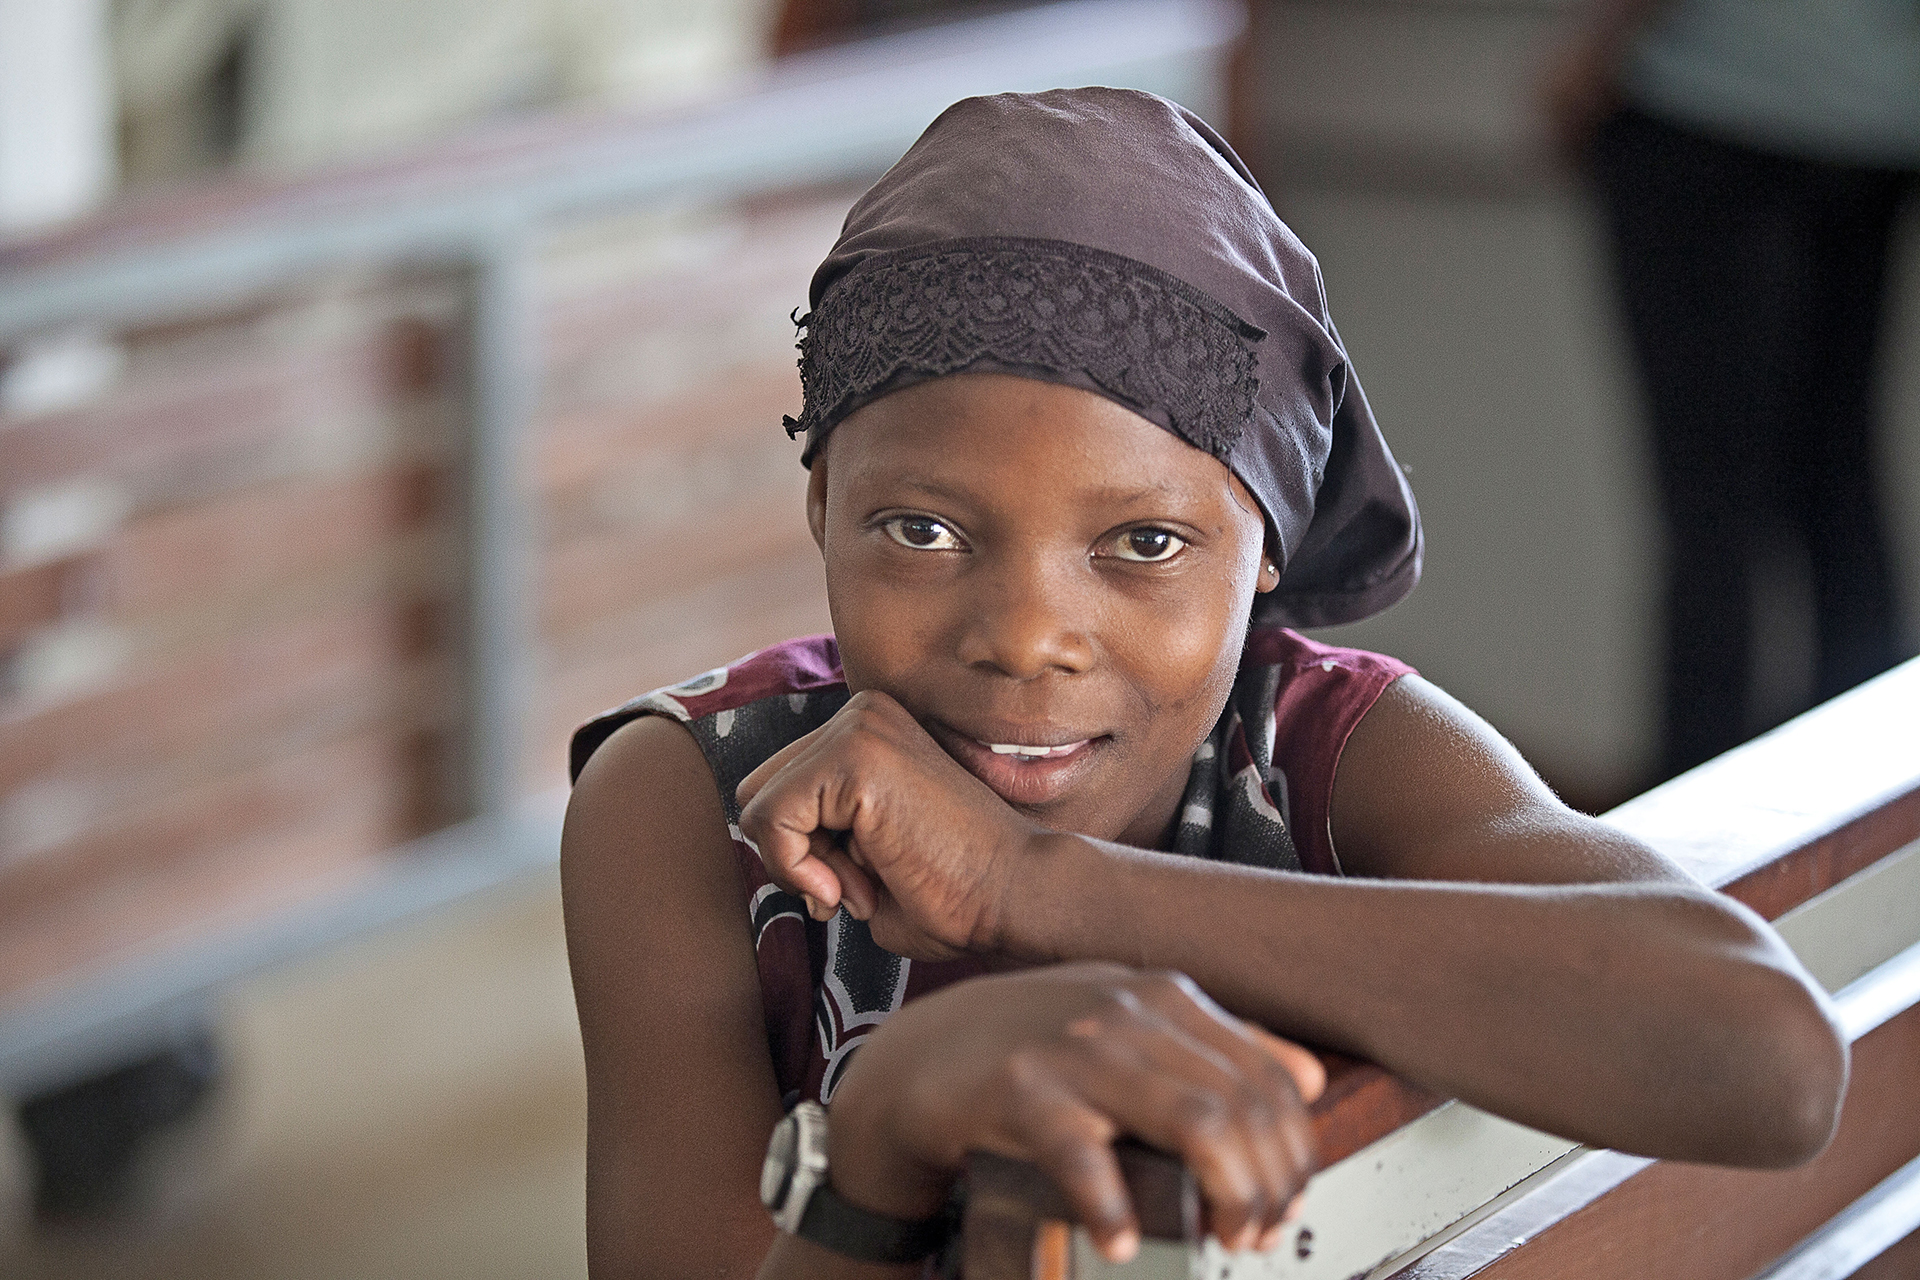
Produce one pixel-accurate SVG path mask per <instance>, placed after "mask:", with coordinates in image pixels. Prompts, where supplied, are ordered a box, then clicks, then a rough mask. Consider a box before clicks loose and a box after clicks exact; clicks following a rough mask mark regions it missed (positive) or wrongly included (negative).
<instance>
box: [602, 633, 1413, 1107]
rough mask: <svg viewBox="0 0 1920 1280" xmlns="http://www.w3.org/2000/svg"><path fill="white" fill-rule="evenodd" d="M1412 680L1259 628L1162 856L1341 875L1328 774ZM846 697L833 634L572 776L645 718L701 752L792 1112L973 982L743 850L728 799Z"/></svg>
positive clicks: (1387, 663)
mask: <svg viewBox="0 0 1920 1280" xmlns="http://www.w3.org/2000/svg"><path fill="white" fill-rule="evenodd" d="M1411 671H1412V668H1411V667H1409V666H1407V665H1406V664H1405V663H1402V662H1399V661H1396V660H1395V659H1393V658H1389V657H1385V656H1383V655H1381V654H1377V653H1368V652H1366V651H1364V650H1360V649H1340V648H1334V647H1332V646H1330V645H1323V644H1317V643H1315V642H1314V641H1312V640H1308V639H1307V638H1305V637H1304V636H1300V635H1297V634H1295V633H1294V632H1292V631H1287V630H1283V629H1279V628H1271V629H1260V630H1256V631H1254V632H1253V633H1252V635H1251V636H1249V638H1248V641H1247V648H1246V653H1245V655H1244V656H1243V657H1242V659H1241V666H1240V672H1239V675H1238V678H1237V679H1236V681H1235V684H1234V690H1233V693H1232V695H1231V696H1230V697H1229V698H1228V701H1227V707H1226V709H1225V711H1223V712H1222V713H1221V716H1220V722H1219V724H1218V725H1217V726H1216V727H1215V729H1214V731H1213V733H1212V734H1211V735H1209V737H1208V738H1207V740H1206V741H1205V742H1203V743H1201V744H1200V748H1199V750H1198V751H1196V752H1195V753H1194V761H1193V770H1192V773H1191V775H1190V777H1189V779H1188V783H1187V790H1186V794H1185V796H1184V797H1183V799H1182V801H1181V810H1180V819H1179V822H1178V824H1177V825H1176V828H1175V834H1174V841H1173V847H1172V850H1171V851H1172V852H1174V853H1178V854H1185V855H1188V856H1192V857H1202V858H1212V859H1214V860H1216V861H1222V862H1234V863H1240V864H1243V865H1248V866H1259V867H1267V868H1270V869H1273V870H1278V871H1298V872H1307V873H1311V874H1317V875H1338V874H1340V864H1339V861H1338V859H1337V858H1336V856H1335V854H1334V849H1333V838H1332V834H1331V832H1330V829H1329V825H1328V823H1329V815H1330V813H1331V810H1332V802H1333V775H1334V768H1335V766H1336V765H1338V763H1339V760H1340V752H1341V749H1342V748H1343V747H1344V746H1345V745H1346V741H1347V736H1348V735H1349V734H1350V733H1352V732H1353V727H1354V725H1356V724H1358V723H1359V722H1360V718H1361V717H1362V716H1364V715H1365V714H1366V713H1367V710H1368V708H1370V707H1372V706H1373V704H1374V701H1375V700H1376V699H1377V698H1379V696H1380V694H1381V692H1382V691H1383V690H1385V689H1386V687H1387V686H1388V685H1390V684H1392V683H1393V682H1394V681H1395V680H1397V679H1399V678H1400V677H1401V676H1403V675H1406V674H1408V673H1409V672H1411ZM849 696H850V695H849V693H848V690H847V686H846V682H845V680H844V679H843V678H842V676H841V673H840V652H839V648H838V646H837V645H836V644H835V643H834V640H833V637H832V636H805V637H802V638H801V639H798V640H789V641H787V642H785V643H784V644H777V645H774V646H773V647H772V648H769V649H762V650H761V651H760V652H758V653H754V654H749V655H748V656H747V657H745V658H742V659H740V660H739V661H738V662H735V663H733V664H732V665H730V666H726V667H717V668H715V669H714V670H712V671H709V672H707V673H706V674H705V675H701V676H696V677H694V678H693V679H691V680H687V681H684V682H682V683H680V684H676V685H670V686H668V687H667V688H664V689H658V690H655V691H654V692H652V693H649V694H646V695H645V696H643V697H639V698H635V699H634V700H633V701H631V702H628V703H626V704H625V705H623V706H621V707H618V708H616V709H614V710H612V711H608V712H606V713H604V714H602V715H600V716H596V717H595V718H594V719H592V720H590V721H588V722H587V723H586V724H585V725H583V726H581V728H580V729H579V731H578V732H576V733H575V734H574V737H573V751H572V770H573V776H574V777H575V778H576V779H577V778H578V777H579V776H580V770H581V769H582V768H583V767H584V766H585V765H586V762H587V758H588V757H589V756H591V755H592V754H593V752H594V750H595V748H597V747H598V746H599V745H600V744H601V743H602V742H605V741H606V740H607V738H608V737H609V736H611V735H612V733H613V732H614V731H615V730H616V729H618V728H619V727H620V726H621V725H623V724H626V723H627V722H628V721H630V720H633V719H636V718H637V717H639V716H643V715H664V716H671V717H672V718H673V719H675V720H678V721H679V722H680V723H682V724H684V725H686V726H687V728H688V730H689V731H690V732H692V734H693V736H694V739H695V741H697V742H698V743H699V744H700V749H701V751H702V752H703V753H704V754H705V755H706V758H707V763H708V765H709V766H710V767H711V768H712V769H713V773H714V780H715V782H716V783H717V784H718V786H719V790H720V800H721V804H722V806H723V807H724V808H725V810H726V815H727V830H728V831H729V832H730V833H731V834H732V836H733V849H734V859H735V862H736V863H737V865H738V867H739V871H740V876H741V880H742V882H743V883H744V885H745V888H746V892H747V900H748V903H749V920H748V921H747V922H745V923H747V924H748V925H749V926H750V928H751V930H752V936H753V939H754V946H755V953H756V956H757V958H758V962H759V973H760V998H761V1005H762V1009H763V1011H764V1013H765V1017H766V1029H767V1047H768V1049H769V1050H770V1052H771V1054H772V1058H773V1067H774V1074H775V1076H776V1078H777V1079H778V1081H779V1085H780V1090H781V1094H782V1103H783V1105H785V1106H787V1107H791V1106H793V1104H794V1103H795V1102H797V1101H799V1100H800V1099H802V1098H817V1099H819V1100H820V1101H822V1102H826V1101H828V1100H830V1099H831V1098H832V1095H833V1089H834V1086H835V1085H836V1084H838V1083H839V1080H840V1077H841V1075H842V1073H843V1072H844V1071H845V1070H846V1067H847V1064H848V1062H849V1061H850V1060H851V1056H852V1053H853V1051H854V1050H855V1049H856V1048H858V1047H859V1045H860V1042H861V1040H862V1039H863V1038H864V1037H865V1036H866V1035H867V1034H869V1033H870V1032H871V1031H872V1030H873V1028H875V1027H877V1026H878V1025H880V1023H881V1022H883V1021H885V1020H886V1017H887V1015H888V1014H890V1013H892V1012H893V1011H894V1010H895V1009H897V1008H899V1007H900V1006H901V1005H902V1004H904V1003H905V1002H906V1001H908V1000H911V999H913V998H915V997H916V996H920V995H924V994H926V993H927V992H929V991H934V990H938V989H939V988H940V987H943V986H946V985H947V984H948V983H950V982H957V981H959V980H961V979H963V978H968V977H973V976H975V975H977V974H979V973H980V972H981V971H982V968H981V965H980V963H979V962H978V961H976V960H972V959H962V960H953V961H946V962H941V963H930V962H925V961H914V960H909V959H908V958H906V957H905V956H899V955H895V954H893V953H892V952H890V951H887V950H886V949H884V948H883V947H881V946H879V945H878V944H877V943H875V942H874V940H873V935H872V934H871V933H870V932H868V930H867V926H866V925H865V924H864V923H862V922H861V921H858V920H855V919H854V918H853V917H852V916H850V915H848V914H847V912H846V911H845V910H844V909H843V910H841V911H839V912H837V913H836V914H835V915H834V917H833V918H832V919H831V920H828V921H825V922H821V921H816V920H812V919H810V918H809V917H808V916H807V913H806V909H805V907H804V906H803V905H802V904H801V902H800V900H799V899H798V898H796V897H794V896H793V895H791V894H789V893H787V892H785V891H784V890H782V889H780V888H779V886H777V885H775V884H774V883H773V882H772V881H771V880H769V879H768V878H767V874H766V871H765V869H764V868H763V867H762V866H761V865H760V859H759V857H758V856H757V855H755V854H754V852H753V850H752V849H751V848H749V847H748V846H747V845H746V843H745V842H744V841H743V840H742V839H741V836H740V828H739V826H738V823H739V819H740V807H739V805H738V804H737V803H736V802H735V800H734V798H733V793H734V788H735V787H736V786H737V785H738V784H739V782H740V780H741V779H743V778H745V777H746V776H747V775H748V774H749V773H751V772H753V770H754V769H755V768H756V767H758V766H759V765H760V763H761V762H762V761H764V760H766V759H767V758H768V757H769V756H771V755H772V754H773V753H774V752H776V751H778V750H780V748H782V747H784V746H786V745H787V744H788V743H790V742H792V741H793V740H794V739H796V738H798V737H800V736H801V735H803V734H806V733H809V732H811V731H812V730H814V729H817V728H819V727H820V726H821V725H823V724H825V723H826V722H827V721H828V720H829V719H831V718H832V716H833V714H834V712H836V711H838V710H839V709H840V708H841V707H842V706H843V705H845V703H846V701H847V699H848V697H849Z"/></svg>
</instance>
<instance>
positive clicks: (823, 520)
mask: <svg viewBox="0 0 1920 1280" xmlns="http://www.w3.org/2000/svg"><path fill="white" fill-rule="evenodd" d="M807 528H808V529H809V530H811V531H812V533H813V545H814V546H816V547H819V548H820V551H821V553H822V554H825V552H826V549H827V451H826V450H825V449H822V450H820V451H819V452H818V453H816V454H814V456H813V469H812V470H811V471H809V472H808V473H807Z"/></svg>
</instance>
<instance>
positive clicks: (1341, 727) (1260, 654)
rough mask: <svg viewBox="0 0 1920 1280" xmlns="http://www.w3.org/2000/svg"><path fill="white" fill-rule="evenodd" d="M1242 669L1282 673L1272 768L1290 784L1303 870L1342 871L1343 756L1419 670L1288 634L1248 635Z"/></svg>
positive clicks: (1275, 707)
mask: <svg viewBox="0 0 1920 1280" xmlns="http://www.w3.org/2000/svg"><path fill="white" fill-rule="evenodd" d="M1242 665H1243V668H1244V667H1246V666H1267V667H1273V668H1275V669H1276V675H1277V677H1278V678H1277V680H1276V681H1275V694H1274V705H1273V765H1274V770H1275V772H1276V773H1277V774H1279V775H1280V776H1281V777H1284V778H1285V779H1286V782H1285V785H1286V788H1287V805H1286V807H1287V810H1288V816H1289V825H1290V827H1291V829H1292V833H1293V839H1294V844H1295V845H1296V847H1297V848H1298V850H1299V853H1300V860H1301V864H1302V865H1303V866H1305V867H1307V868H1308V869H1309V870H1315V871H1335V870H1338V868H1339V860H1338V858H1337V856H1336V855H1335V853H1334V849H1333V836H1332V831H1331V827H1330V822H1331V819H1332V814H1333V779H1334V772H1335V770H1336V769H1337V768H1338V767H1339V764H1340V755H1341V753H1342V752H1343V751H1345V749H1346V745H1347V739H1348V738H1349V737H1350V736H1352V734H1353V730H1354V727H1355V726H1356V725H1358V724H1359V723H1360V721H1361V719H1362V718H1364V717H1365V716H1366V714H1367V712H1368V711H1370V710H1372V709H1373V704H1374V703H1375V702H1377V701H1379V699H1380V695H1381V694H1383V693H1385V692H1386V691H1387V687H1388V686H1389V685H1391V684H1392V683H1393V682H1394V681H1396V680H1398V679H1399V678H1400V677H1401V676H1406V675H1413V674H1415V672H1414V669H1413V668H1412V667H1411V666H1409V665H1407V664H1406V663H1404V662H1402V661H1400V660H1399V659H1398V658H1390V657H1388V656H1387V655H1386V654H1384V653H1373V652H1371V651H1369V650H1366V649H1348V648H1343V647H1341V646H1339V645H1331V644H1322V643H1320V642H1319V641H1317V640H1310V639H1308V638H1307V637H1306V636H1303V635H1301V634H1299V633H1298V632H1295V631H1289V630H1287V629H1285V628H1283V627H1269V628H1260V629H1257V630H1255V631H1254V632H1253V633H1252V634H1250V635H1249V636H1248V637H1247V648H1246V656H1245V657H1244V658H1243V659H1242Z"/></svg>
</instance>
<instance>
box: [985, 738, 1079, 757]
mask: <svg viewBox="0 0 1920 1280" xmlns="http://www.w3.org/2000/svg"><path fill="white" fill-rule="evenodd" d="M1089 741H1090V739H1087V738H1082V739H1080V741H1078V742H1069V743H1067V744H1066V745H1065V746H1063V747H1027V746H1022V745H1021V744H1019V743H1017V742H989V743H987V744H986V748H987V750H989V751H991V752H993V754H995V755H997V756H1015V757H1018V758H1019V759H1022V760H1061V759H1064V758H1066V757H1067V756H1070V755H1072V754H1073V753H1074V752H1076V751H1078V750H1079V749H1080V748H1082V747H1084V746H1086V745H1087V743H1088V742H1089Z"/></svg>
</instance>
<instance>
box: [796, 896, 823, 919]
mask: <svg viewBox="0 0 1920 1280" xmlns="http://www.w3.org/2000/svg"><path fill="white" fill-rule="evenodd" d="M800 900H801V901H802V902H804V903H806V904H807V914H808V915H810V916H812V917H813V918H814V919H815V920H825V919H826V917H825V916H823V915H821V914H820V904H819V903H818V902H817V901H815V900H814V896H813V895H812V894H810V893H803V894H801V895H800Z"/></svg>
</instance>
